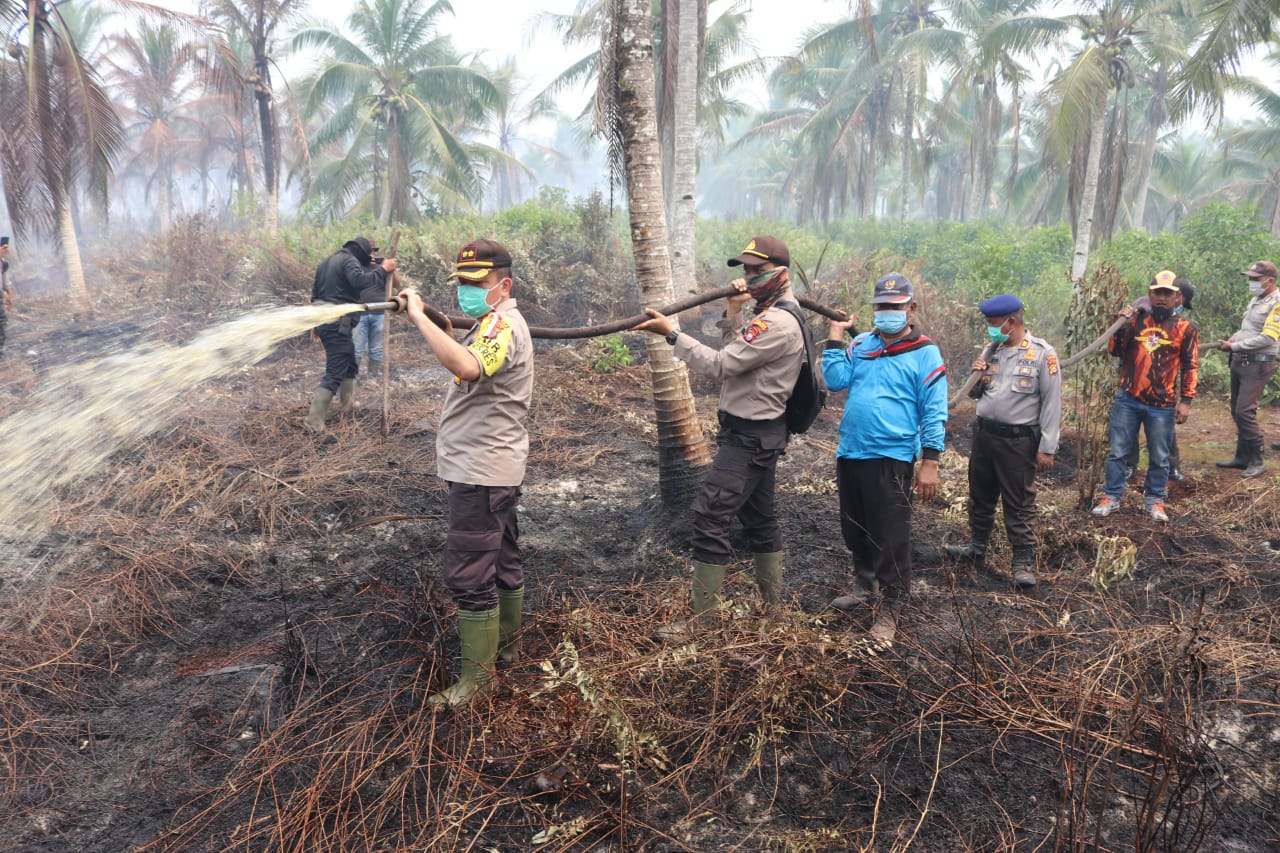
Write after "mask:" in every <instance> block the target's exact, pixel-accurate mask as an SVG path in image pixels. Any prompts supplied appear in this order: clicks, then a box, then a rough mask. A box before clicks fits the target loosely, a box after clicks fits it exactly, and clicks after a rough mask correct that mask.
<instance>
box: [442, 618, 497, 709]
mask: <svg viewBox="0 0 1280 853" xmlns="http://www.w3.org/2000/svg"><path fill="white" fill-rule="evenodd" d="M458 639H459V640H461V641H462V672H461V675H460V677H459V678H458V681H457V683H456V684H453V685H451V686H449V687H446V688H445V689H444V690H442V691H440V692H439V693H437V694H435V695H434V696H432V697H431V698H430V699H428V700H427V701H428V702H429V703H431V704H432V705H448V706H449V707H450V708H461V707H462V706H463V705H466V704H467V703H468V702H470V701H471V700H472V699H476V698H478V697H481V696H487V695H489V694H490V693H492V692H493V690H494V687H496V686H497V685H495V684H494V681H493V660H494V658H496V657H497V656H498V608H496V607H495V608H493V609H492V610H479V611H474V610H459V611H458Z"/></svg>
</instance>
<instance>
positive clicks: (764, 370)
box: [675, 291, 804, 421]
mask: <svg viewBox="0 0 1280 853" xmlns="http://www.w3.org/2000/svg"><path fill="white" fill-rule="evenodd" d="M783 302H785V303H788V304H790V305H794V306H796V307H799V303H797V302H796V301H795V298H794V297H792V296H791V292H790V291H787V292H786V293H784V294H783V295H782V296H780V297H779V298H778V300H777V301H776V302H775V303H774V304H773V305H771V306H769V307H768V308H766V309H765V310H764V311H763V312H761V313H759V314H756V315H755V316H754V317H752V318H750V321H749V322H747V324H746V326H745V327H742V328H738V323H739V322H742V315H737V316H734V317H725V318H724V319H722V320H721V321H720V322H719V323H718V324H717V325H719V326H720V341H721V344H722V345H723V346H722V347H721V348H720V349H718V350H716V349H712V348H711V347H709V346H707V345H706V344H704V343H701V342H700V341H697V340H695V339H694V338H691V337H689V336H688V335H681V336H680V337H679V338H677V339H676V348H675V355H676V358H679V359H683V360H684V361H685V362H687V363H688V365H689V366H690V367H691V368H693V369H694V370H696V371H697V372H698V373H701V374H703V375H705V376H710V377H712V378H714V379H719V380H721V381H722V382H723V383H724V384H723V385H721V387H720V411H722V412H728V413H729V414H731V415H736V416H737V417H740V418H746V419H747V420H752V421H767V420H772V419H773V418H777V417H781V416H782V414H783V413H784V412H785V411H786V409H787V398H789V397H790V396H791V392H792V391H793V390H795V387H796V377H798V376H799V375H800V364H801V362H802V361H804V335H803V333H802V332H801V331H800V325H799V324H798V323H796V319H795V317H792V316H791V315H790V314H788V313H787V312H786V311H784V310H783V309H781V308H779V307H778V303H783Z"/></svg>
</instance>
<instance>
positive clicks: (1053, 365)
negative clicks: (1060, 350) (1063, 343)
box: [1044, 355, 1058, 376]
mask: <svg viewBox="0 0 1280 853" xmlns="http://www.w3.org/2000/svg"><path fill="white" fill-rule="evenodd" d="M1044 363H1045V365H1046V366H1047V367H1048V368H1049V375H1050V376H1057V375H1058V357H1057V356H1056V355H1047V356H1045V359H1044Z"/></svg>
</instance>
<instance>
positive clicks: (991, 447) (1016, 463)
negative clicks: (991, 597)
mask: <svg viewBox="0 0 1280 853" xmlns="http://www.w3.org/2000/svg"><path fill="white" fill-rule="evenodd" d="M978 310H979V311H980V312H981V313H982V316H983V317H984V318H986V322H987V335H988V336H989V337H990V338H991V340H992V341H994V342H995V343H997V344H999V346H998V347H997V348H996V351H995V354H993V355H992V356H991V361H990V362H987V361H983V360H982V359H978V360H977V361H975V362H974V364H973V369H974V370H976V371H982V381H981V382H979V383H978V384H977V385H975V386H974V387H973V391H971V392H970V395H969V396H971V397H974V398H976V399H977V401H978V420H977V421H976V423H975V424H974V428H973V451H972V452H971V453H970V455H969V505H968V510H969V544H968V545H963V546H955V545H948V546H946V552H947V554H949V555H950V556H951V557H952V558H954V559H955V560H956V561H958V562H960V563H961V564H965V563H968V564H970V565H973V566H976V567H978V568H981V567H982V566H983V563H984V561H985V558H986V553H987V540H988V539H989V538H990V537H991V530H992V528H993V527H994V526H995V520H996V503H997V502H1001V501H1003V503H1004V526H1005V531H1006V533H1008V536H1009V547H1010V548H1012V549H1013V563H1012V566H1011V568H1010V571H1011V573H1012V575H1013V580H1014V583H1016V584H1017V585H1018V586H1019V587H1021V588H1023V589H1030V588H1032V587H1034V586H1035V585H1036V575H1035V552H1036V532H1035V528H1036V472H1037V471H1039V472H1041V473H1043V472H1046V471H1048V470H1049V469H1051V468H1052V467H1053V457H1054V454H1055V453H1057V452H1058V435H1059V432H1060V430H1061V426H1062V373H1061V371H1060V370H1059V368H1058V354H1057V353H1056V352H1055V351H1054V349H1053V347H1052V346H1050V345H1049V342H1048V341H1045V340H1042V339H1041V338H1037V337H1035V336H1033V335H1032V334H1031V333H1030V332H1028V331H1027V327H1026V325H1025V323H1024V321H1023V313H1022V300H1021V299H1019V298H1018V297H1016V296H1014V295H1013V294H1012V293H1002V294H1000V295H999V296H992V297H991V298H990V299H986V300H984V301H983V302H982V304H980V305H979V306H978Z"/></svg>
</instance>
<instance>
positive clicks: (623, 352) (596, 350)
mask: <svg viewBox="0 0 1280 853" xmlns="http://www.w3.org/2000/svg"><path fill="white" fill-rule="evenodd" d="M590 346H591V348H592V361H591V369H592V370H594V371H595V372H596V373H613V372H614V371H615V370H617V369H618V368H619V367H629V366H630V365H632V364H634V363H635V357H634V356H633V355H632V354H631V350H630V349H628V348H627V343H626V341H624V340H623V339H622V335H620V334H617V333H614V334H612V335H605V336H604V337H602V338H595V339H594V340H592V341H591V344H590Z"/></svg>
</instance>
